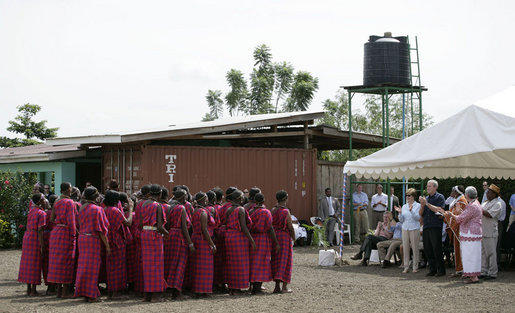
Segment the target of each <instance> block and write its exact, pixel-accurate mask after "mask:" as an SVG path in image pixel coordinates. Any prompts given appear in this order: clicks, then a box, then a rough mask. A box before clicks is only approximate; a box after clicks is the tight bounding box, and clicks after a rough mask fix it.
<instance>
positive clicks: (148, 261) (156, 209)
mask: <svg viewBox="0 0 515 313" xmlns="http://www.w3.org/2000/svg"><path fill="white" fill-rule="evenodd" d="M160 198H161V186H159V185H156V184H153V185H151V186H150V197H149V199H148V200H147V201H145V202H144V203H143V206H142V208H141V214H140V215H139V217H138V218H139V221H136V222H137V223H139V225H140V231H141V233H140V240H141V261H142V262H141V263H142V267H143V291H144V292H145V293H146V295H145V300H146V301H153V300H159V299H156V298H154V294H155V293H162V292H163V291H165V290H166V288H167V287H168V285H167V284H166V281H165V278H164V251H163V236H162V235H164V236H165V237H166V239H168V231H167V230H166V229H165V228H164V225H165V224H166V217H165V213H164V211H163V207H162V206H161V204H160V203H159V202H158V200H159V199H160Z"/></svg>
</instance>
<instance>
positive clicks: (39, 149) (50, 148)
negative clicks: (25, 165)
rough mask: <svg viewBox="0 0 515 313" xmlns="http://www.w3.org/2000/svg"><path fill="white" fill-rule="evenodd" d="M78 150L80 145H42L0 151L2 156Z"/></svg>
mask: <svg viewBox="0 0 515 313" xmlns="http://www.w3.org/2000/svg"><path fill="white" fill-rule="evenodd" d="M77 150H80V145H64V146H54V145H48V144H44V143H42V144H39V145H32V146H25V147H16V148H5V149H0V156H11V155H29V154H42V153H52V152H64V151H77Z"/></svg>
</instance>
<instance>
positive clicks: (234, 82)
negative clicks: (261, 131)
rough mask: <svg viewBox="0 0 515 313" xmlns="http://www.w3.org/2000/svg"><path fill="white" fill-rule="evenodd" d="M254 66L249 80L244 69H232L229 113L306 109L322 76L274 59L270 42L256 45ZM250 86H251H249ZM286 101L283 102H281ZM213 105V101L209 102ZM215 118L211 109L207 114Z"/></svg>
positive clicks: (263, 112)
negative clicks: (296, 69) (316, 76)
mask: <svg viewBox="0 0 515 313" xmlns="http://www.w3.org/2000/svg"><path fill="white" fill-rule="evenodd" d="M253 58H254V68H253V69H252V71H251V73H250V76H249V81H248V82H247V81H246V80H245V78H244V75H243V73H242V72H241V71H239V70H236V69H231V70H230V71H229V72H227V74H226V79H227V83H228V85H229V87H230V91H229V92H228V93H227V94H226V95H225V97H224V98H225V107H226V109H227V110H228V111H229V115H230V116H233V115H238V114H239V113H243V114H246V115H253V114H267V113H272V112H278V110H279V107H280V108H281V109H282V110H283V111H297V110H306V109H307V108H308V107H309V104H310V103H311V101H312V100H313V96H314V94H315V92H316V91H317V90H318V79H317V78H315V77H313V76H312V75H311V74H310V73H309V72H303V71H299V72H297V73H296V74H295V73H294V67H293V66H292V65H291V64H290V63H288V62H280V63H274V62H273V61H272V53H271V52H270V48H269V47H268V46H266V45H259V46H257V47H256V48H255V49H254V53H253ZM247 86H248V87H247ZM281 102H283V103H281ZM208 105H209V103H208ZM206 118H212V116H211V115H210V114H209V113H208V114H206V116H205V117H204V119H206Z"/></svg>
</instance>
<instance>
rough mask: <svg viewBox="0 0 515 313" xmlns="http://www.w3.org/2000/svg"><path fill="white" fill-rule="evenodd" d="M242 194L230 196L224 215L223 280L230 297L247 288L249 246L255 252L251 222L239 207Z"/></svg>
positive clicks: (237, 192)
mask: <svg viewBox="0 0 515 313" xmlns="http://www.w3.org/2000/svg"><path fill="white" fill-rule="evenodd" d="M242 197H243V192H241V191H240V190H236V191H234V192H233V193H232V194H231V197H230V202H231V207H230V208H229V209H228V210H227V212H226V213H225V216H226V221H227V222H226V226H227V230H226V234H225V250H226V263H225V266H226V268H225V278H226V282H227V286H228V288H229V290H230V294H231V295H235V294H241V289H247V288H248V286H249V277H250V276H249V275H250V264H249V253H250V251H249V245H250V246H251V249H252V250H256V243H255V242H254V239H253V238H252V236H251V234H250V231H249V228H250V227H251V226H252V221H251V220H250V218H249V217H248V215H247V214H246V212H245V209H244V208H243V207H242V206H241V201H242Z"/></svg>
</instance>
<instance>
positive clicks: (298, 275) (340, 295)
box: [0, 246, 515, 313]
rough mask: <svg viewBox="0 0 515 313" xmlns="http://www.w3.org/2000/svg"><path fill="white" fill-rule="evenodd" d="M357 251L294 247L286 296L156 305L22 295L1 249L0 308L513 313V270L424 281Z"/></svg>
mask: <svg viewBox="0 0 515 313" xmlns="http://www.w3.org/2000/svg"><path fill="white" fill-rule="evenodd" d="M357 250H358V246H346V247H345V250H344V253H343V258H344V260H348V261H349V263H350V265H343V266H334V267H319V266H318V265H317V264H318V249H317V248H315V247H296V248H294V267H293V279H292V284H291V288H292V289H293V293H291V294H280V295H277V294H271V293H270V292H271V290H272V289H273V285H272V283H267V284H265V287H267V288H268V290H267V291H266V294H265V295H262V296H236V297H234V296H229V295H226V294H215V295H213V296H212V297H210V298H207V299H191V298H186V299H185V300H181V301H174V300H171V299H169V298H167V300H166V301H165V302H160V303H143V302H142V301H141V299H140V298H136V297H129V298H127V299H125V300H113V301H111V300H107V299H106V298H105V297H102V298H103V302H100V303H94V304H88V303H85V302H84V300H82V299H66V300H60V299H57V298H55V297H46V296H40V297H35V298H29V297H27V296H25V288H26V286H25V285H23V284H21V283H18V282H17V275H18V267H19V260H20V254H21V251H20V250H8V251H0V264H2V270H1V272H0V312H81V313H85V312H100V311H102V312H103V313H107V312H127V311H129V310H130V311H132V312H143V311H144V312H229V313H230V312H291V313H292V312H294V311H296V312H392V311H394V312H430V311H431V312H435V311H437V312H515V306H514V304H513V299H515V284H514V283H515V269H513V268H511V270H509V271H503V272H500V273H499V277H498V279H497V280H495V281H486V282H482V283H480V284H473V285H464V284H463V283H462V282H461V280H460V279H457V278H448V277H439V278H435V277H429V278H427V277H425V276H424V275H425V274H426V270H424V269H423V270H421V271H420V272H419V273H415V274H414V273H408V274H402V273H401V271H402V270H401V269H399V268H397V267H390V268H387V269H382V268H380V266H379V265H377V264H372V265H370V266H368V267H362V266H359V265H358V261H351V260H350V256H351V255H353V254H354V253H356V252H357ZM448 273H451V270H450V269H449V271H448ZM41 290H42V288H40V291H41Z"/></svg>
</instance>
